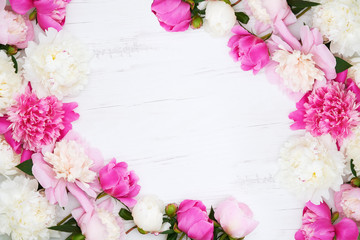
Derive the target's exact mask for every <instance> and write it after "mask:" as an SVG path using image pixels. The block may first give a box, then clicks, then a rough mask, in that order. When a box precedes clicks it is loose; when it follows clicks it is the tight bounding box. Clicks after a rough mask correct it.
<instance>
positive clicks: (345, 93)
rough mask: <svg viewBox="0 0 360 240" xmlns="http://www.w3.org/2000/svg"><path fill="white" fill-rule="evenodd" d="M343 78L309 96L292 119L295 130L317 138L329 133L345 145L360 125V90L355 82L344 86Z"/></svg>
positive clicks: (315, 90) (292, 127)
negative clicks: (353, 130) (348, 137)
mask: <svg viewBox="0 0 360 240" xmlns="http://www.w3.org/2000/svg"><path fill="white" fill-rule="evenodd" d="M340 76H341V78H340ZM342 76H343V74H341V75H339V77H338V78H337V79H336V80H335V81H328V83H327V84H326V85H325V86H323V87H319V88H317V89H314V90H313V91H312V92H309V93H307V94H305V96H304V97H303V98H302V99H301V100H300V101H299V102H298V103H297V104H296V108H297V110H296V111H294V112H292V113H290V115H289V118H290V119H292V120H294V122H295V123H294V124H292V125H291V129H292V130H297V129H306V130H307V131H308V132H310V133H311V134H312V135H313V136H320V135H323V134H327V133H329V134H330V135H331V136H332V137H333V138H334V139H335V140H337V141H338V144H339V145H341V144H342V141H343V140H344V138H346V137H347V136H349V135H350V134H351V131H352V129H353V128H354V127H356V126H358V125H359V123H360V113H359V107H360V104H359V97H360V90H359V88H358V87H357V86H356V84H355V83H354V82H353V81H352V80H351V79H347V81H345V83H344V82H343V78H342Z"/></svg>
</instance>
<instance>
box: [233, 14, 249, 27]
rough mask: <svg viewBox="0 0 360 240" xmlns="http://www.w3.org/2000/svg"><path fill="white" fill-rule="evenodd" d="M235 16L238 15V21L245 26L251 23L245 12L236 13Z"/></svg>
mask: <svg viewBox="0 0 360 240" xmlns="http://www.w3.org/2000/svg"><path fill="white" fill-rule="evenodd" d="M235 15H236V19H237V20H238V21H239V22H241V23H243V24H247V23H248V22H249V19H250V18H249V16H248V15H246V13H244V12H236V13H235Z"/></svg>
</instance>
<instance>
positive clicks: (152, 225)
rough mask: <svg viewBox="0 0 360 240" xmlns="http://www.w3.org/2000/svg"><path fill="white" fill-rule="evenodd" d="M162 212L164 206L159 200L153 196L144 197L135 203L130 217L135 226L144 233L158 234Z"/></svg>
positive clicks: (161, 221)
mask: <svg viewBox="0 0 360 240" xmlns="http://www.w3.org/2000/svg"><path fill="white" fill-rule="evenodd" d="M164 212H165V206H164V203H163V202H162V201H161V200H160V199H158V198H157V197H155V196H146V197H143V198H141V199H140V200H139V201H138V202H137V204H136V205H135V207H134V209H133V210H132V216H133V218H134V222H135V224H136V225H137V226H138V227H139V228H141V229H143V230H144V231H148V232H159V231H161V227H162V223H163V214H164Z"/></svg>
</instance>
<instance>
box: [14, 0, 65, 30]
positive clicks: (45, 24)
mask: <svg viewBox="0 0 360 240" xmlns="http://www.w3.org/2000/svg"><path fill="white" fill-rule="evenodd" d="M70 2H71V0H10V4H11V7H12V8H13V10H14V11H15V12H17V13H19V14H25V13H27V12H28V11H29V10H30V9H31V8H36V11H37V21H38V22H39V25H40V27H41V28H42V29H43V30H47V29H48V28H55V29H56V30H57V31H60V30H61V29H62V27H63V26H64V24H65V19H66V6H67V5H68V4H69V3H70Z"/></svg>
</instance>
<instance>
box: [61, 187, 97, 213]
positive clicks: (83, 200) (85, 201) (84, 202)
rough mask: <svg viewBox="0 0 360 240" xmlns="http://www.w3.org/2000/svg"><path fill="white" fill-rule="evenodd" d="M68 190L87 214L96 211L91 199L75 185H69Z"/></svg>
mask: <svg viewBox="0 0 360 240" xmlns="http://www.w3.org/2000/svg"><path fill="white" fill-rule="evenodd" d="M67 189H68V190H69V192H70V193H71V194H72V195H73V196H74V197H75V198H76V199H77V200H78V202H79V203H80V205H81V206H82V207H83V208H84V210H85V211H86V212H91V211H92V210H93V209H94V206H93V205H92V204H91V201H90V200H89V198H88V197H87V196H86V194H85V193H84V192H83V191H82V190H81V189H80V188H79V187H78V186H77V185H76V184H75V183H67Z"/></svg>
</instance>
